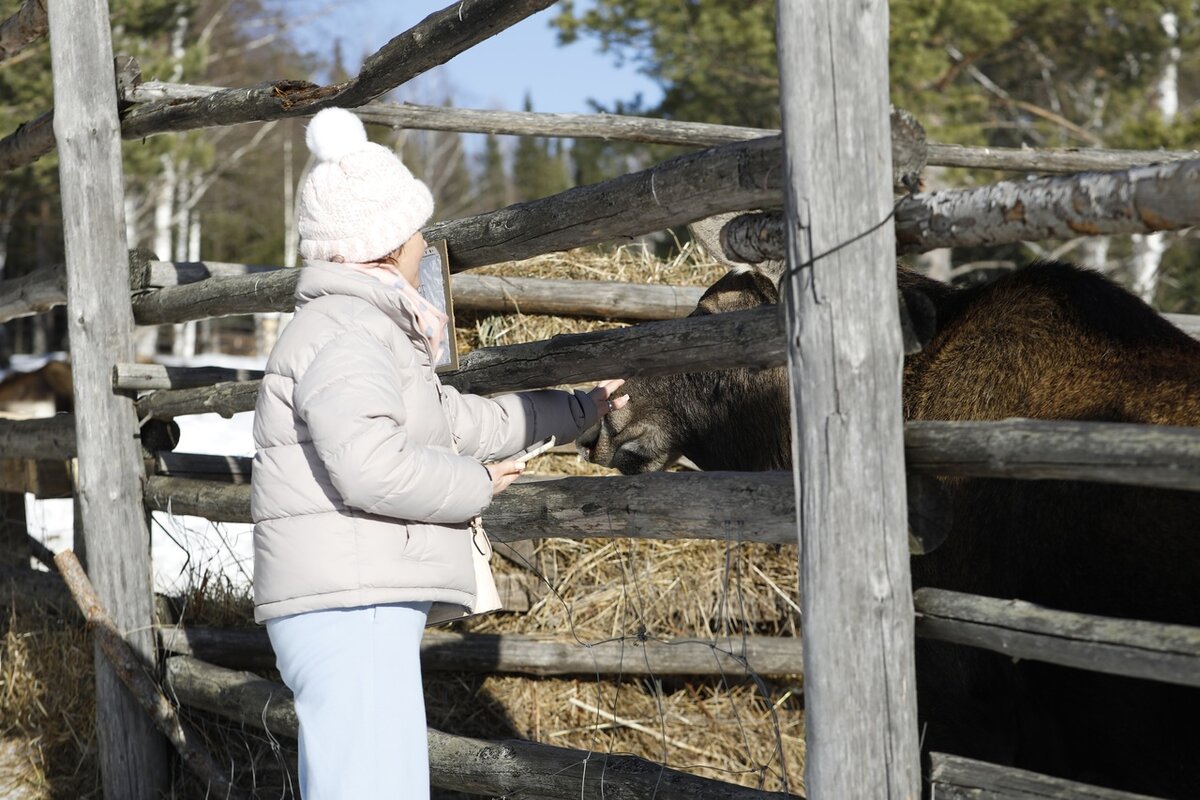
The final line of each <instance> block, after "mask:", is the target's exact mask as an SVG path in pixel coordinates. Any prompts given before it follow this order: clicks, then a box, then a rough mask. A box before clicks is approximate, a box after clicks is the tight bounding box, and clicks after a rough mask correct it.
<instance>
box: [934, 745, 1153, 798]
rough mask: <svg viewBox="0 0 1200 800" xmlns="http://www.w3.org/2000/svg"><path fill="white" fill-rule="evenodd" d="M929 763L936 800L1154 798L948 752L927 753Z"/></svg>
mask: <svg viewBox="0 0 1200 800" xmlns="http://www.w3.org/2000/svg"><path fill="white" fill-rule="evenodd" d="M929 763H930V774H929V782H930V783H931V784H932V785H933V787H934V795H933V796H935V797H937V798H938V800H983V799H984V798H986V799H987V800H1033V798H1046V800H1050V798H1061V799H1062V800H1066V799H1067V798H1075V800H1156V799H1155V798H1153V797H1148V796H1146V795H1144V794H1132V793H1130V792H1121V791H1117V790H1115V789H1105V788H1102V787H1100V786H1091V785H1089V784H1083V783H1076V782H1074V781H1068V780H1063V779H1062V778H1055V777H1052V776H1050V775H1039V774H1038V773H1036V772H1029V771H1028V770H1023V769H1016V768H1014V767H1002V766H999V765H997V764H988V763H985V762H983V761H974V760H972V759H969V758H963V757H961V756H955V755H950V754H948V753H930V754H929Z"/></svg>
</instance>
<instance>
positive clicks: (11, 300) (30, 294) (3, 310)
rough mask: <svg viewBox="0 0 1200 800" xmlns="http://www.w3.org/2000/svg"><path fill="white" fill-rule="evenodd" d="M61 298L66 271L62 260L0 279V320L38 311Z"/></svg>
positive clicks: (64, 297)
mask: <svg viewBox="0 0 1200 800" xmlns="http://www.w3.org/2000/svg"><path fill="white" fill-rule="evenodd" d="M65 302H67V273H66V268H65V267H64V266H63V265H62V264H55V265H54V266H50V267H41V268H39V269H35V270H34V271H33V272H30V273H29V274H27V275H21V276H20V277H17V278H9V279H8V280H3V281H0V322H8V321H9V320H12V319H17V318H18V317H29V316H32V315H34V314H41V313H43V312H45V311H49V310H50V309H52V308H54V307H55V306H61V305H62V304H63V303H65Z"/></svg>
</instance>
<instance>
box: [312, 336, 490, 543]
mask: <svg viewBox="0 0 1200 800" xmlns="http://www.w3.org/2000/svg"><path fill="white" fill-rule="evenodd" d="M390 359H391V357H390V354H389V352H388V351H387V349H386V348H385V347H384V345H383V344H382V343H381V342H379V341H378V340H376V339H374V338H373V337H372V336H370V335H369V334H367V333H364V332H354V331H349V332H346V333H345V334H343V335H341V336H339V337H337V338H336V339H334V340H332V341H331V342H329V343H327V344H326V345H324V346H323V347H322V349H321V351H320V352H319V353H318V354H317V355H316V356H315V358H314V359H313V361H312V362H311V363H310V365H309V367H308V369H307V370H306V371H305V374H304V375H303V376H302V377H301V379H300V381H299V383H298V384H297V386H296V396H295V403H296V409H297V412H298V414H299V415H300V417H301V418H302V419H303V420H304V422H305V424H306V425H307V426H308V430H309V435H310V436H311V437H312V442H313V446H314V448H315V450H316V452H317V454H318V456H319V457H320V459H321V461H322V463H323V464H324V465H325V468H326V470H327V471H328V473H329V477H330V481H331V482H332V483H333V486H334V488H335V489H337V491H338V493H339V494H340V495H341V496H342V500H343V501H344V502H345V503H346V505H348V506H350V507H352V508H357V509H361V510H363V511H366V512H368V513H371V514H380V515H383V516H388V517H396V518H398V519H404V520H412V521H415V522H432V523H455V522H465V521H467V520H469V519H471V518H472V517H474V516H475V515H476V514H478V513H480V512H481V511H482V510H483V509H484V508H485V507H487V505H488V504H489V503H491V500H492V481H491V477H490V476H489V475H488V473H487V471H486V470H485V469H483V468H482V467H481V466H480V463H479V461H478V460H477V459H474V458H470V457H467V456H460V455H456V454H455V453H453V452H451V451H450V450H449V449H446V448H442V447H430V446H425V445H420V444H417V443H415V442H413V441H412V439H411V437H410V435H409V430H408V425H409V424H410V420H409V419H408V416H407V414H406V412H405V405H404V400H403V395H402V387H400V386H397V385H395V379H394V377H393V376H394V372H393V371H392V370H390V369H389V368H388V365H389V363H390ZM413 424H415V423H413Z"/></svg>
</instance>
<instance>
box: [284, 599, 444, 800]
mask: <svg viewBox="0 0 1200 800" xmlns="http://www.w3.org/2000/svg"><path fill="white" fill-rule="evenodd" d="M429 606H430V604H429V603H397V604H393V605H381V606H363V607H360V608H345V609H331V610H329V611H311V612H308V613H304V614H295V615H293V616H290V617H281V618H279V619H272V620H268V621H267V634H268V635H269V636H270V637H271V646H272V647H273V648H275V661H276V664H278V666H279V672H280V674H281V675H282V676H283V681H284V683H286V684H287V685H288V688H290V689H291V690H292V692H293V694H295V696H296V716H297V718H298V719H299V721H300V796H301V797H302V798H303V800H343V799H344V800H350V798H353V799H354V800H398V799H399V798H404V800H408V799H409V798H414V800H425V799H426V798H428V797H429V743H428V738H427V736H426V733H425V698H424V695H423V693H422V689H421V660H420V650H421V635H422V633H423V632H424V630H425V618H426V616H427V615H428V614H429Z"/></svg>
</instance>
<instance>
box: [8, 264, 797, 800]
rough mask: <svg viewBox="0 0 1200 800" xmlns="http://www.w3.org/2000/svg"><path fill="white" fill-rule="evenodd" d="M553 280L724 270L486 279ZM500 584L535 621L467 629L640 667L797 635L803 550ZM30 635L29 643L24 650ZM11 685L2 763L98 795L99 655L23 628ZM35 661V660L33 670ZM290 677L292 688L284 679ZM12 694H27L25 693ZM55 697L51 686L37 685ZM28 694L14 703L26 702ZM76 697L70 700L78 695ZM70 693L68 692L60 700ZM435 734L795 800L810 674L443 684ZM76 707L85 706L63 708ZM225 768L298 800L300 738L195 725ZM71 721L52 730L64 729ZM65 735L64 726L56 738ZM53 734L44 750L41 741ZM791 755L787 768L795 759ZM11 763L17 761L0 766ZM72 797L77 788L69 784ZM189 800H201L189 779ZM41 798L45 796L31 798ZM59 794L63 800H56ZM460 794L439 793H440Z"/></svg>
mask: <svg viewBox="0 0 1200 800" xmlns="http://www.w3.org/2000/svg"><path fill="white" fill-rule="evenodd" d="M486 271H487V272H489V273H492V274H508V275H523V276H533V277H546V278H572V279H609V280H623V281H633V282H642V283H671V284H692V285H707V284H709V283H711V282H712V281H714V280H715V279H716V278H717V277H719V276H720V275H721V274H723V272H724V268H723V267H721V266H720V265H718V264H716V263H715V262H712V261H709V260H706V259H704V258H703V257H702V256H701V255H699V254H697V253H696V252H695V251H694V250H693V249H691V248H690V246H685V247H684V248H683V250H682V252H681V254H680V255H679V256H678V257H676V258H675V259H673V260H672V261H669V262H667V261H662V260H659V259H656V258H654V257H653V256H651V255H649V254H647V253H645V252H644V251H642V250H640V249H621V250H616V251H603V252H602V251H598V250H597V251H593V250H581V251H574V252H572V253H568V254H559V255H550V256H544V257H540V258H536V259H532V260H529V261H524V262H521V263H517V264H506V265H499V266H496V267H492V268H489V269H487V270H486ZM457 322H458V324H459V329H458V339H459V347H460V349H461V350H462V351H467V350H470V349H473V348H475V347H480V346H491V345H498V344H513V343H517V342H523V341H532V340H537V339H544V338H548V337H549V336H552V335H554V334H556V333H566V332H583V331H591V330H600V329H604V328H612V327H618V326H619V325H620V323H613V322H605V321H599V320H581V319H571V318H563V317H540V316H525V315H518V314H514V315H497V316H471V317H468V316H466V315H459V318H458V320H457ZM529 472H531V473H535V474H539V473H540V474H545V475H583V474H586V475H598V474H607V473H609V472H610V470H606V469H603V468H599V467H596V466H594V465H591V464H587V463H584V462H582V461H581V460H580V459H579V458H577V457H576V456H574V455H564V454H551V455H546V456H542V457H540V458H538V459H536V460H534V461H533V462H531V464H530V467H529ZM493 567H494V569H495V570H496V572H497V573H501V574H505V573H513V574H519V575H522V576H523V578H522V579H521V580H522V581H523V582H524V583H525V585H527V586H528V587H530V590H529V594H530V603H531V605H530V608H529V609H528V610H527V611H523V612H521V613H506V614H498V615H493V616H490V617H486V618H482V619H480V620H476V621H470V622H467V623H460V624H458V626H457V627H459V628H460V629H465V630H472V631H483V632H489V633H495V632H504V633H541V634H549V633H553V634H572V635H574V636H575V637H577V638H578V639H579V640H580V642H581V646H583V643H587V642H594V641H599V640H608V639H612V638H624V640H625V641H626V646H627V647H628V648H629V653H630V657H631V658H636V657H637V652H638V651H637V648H638V640H639V638H640V637H648V638H663V639H666V638H673V637H681V636H687V637H690V638H708V639H710V640H711V641H713V642H714V644H718V645H719V644H724V645H726V646H728V644H730V643H731V641H736V640H737V638H738V637H740V636H741V635H743V634H746V635H750V634H768V635H783V636H792V635H796V634H797V622H798V614H797V609H796V607H795V604H796V581H797V576H796V550H795V548H794V547H776V546H764V545H746V544H738V543H736V542H730V543H725V542H693V541H682V542H639V541H632V540H594V541H585V542H574V541H565V540H548V541H545V542H543V543H541V544H539V546H538V547H537V548H536V549H535V551H534V555H533V558H532V563H531V564H529V565H527V566H518V565H517V564H515V563H513V562H512V561H509V560H507V559H504V558H499V557H496V558H494V559H493ZM188 605H189V608H188V613H187V616H188V618H189V620H190V622H191V624H219V625H227V626H231V625H243V626H244V625H247V624H249V623H248V622H247V620H248V609H249V603H248V598H246V597H245V596H244V595H241V596H239V594H238V593H237V592H230V591H229V589H228V587H225V586H221V585H219V584H215V583H213V582H209V581H205V580H203V579H202V578H200V579H199V580H198V582H197V588H196V591H195V592H194V593H193V596H192V597H190V598H189V599H188ZM22 637H26V638H22ZM3 648H4V649H3V651H2V652H0V658H3V659H4V660H3V672H0V680H2V681H3V684H0V719H2V720H3V727H0V765H2V764H3V759H4V757H5V756H4V753H5V750H4V748H3V743H4V741H5V739H4V738H3V736H6V735H9V734H8V733H6V732H17V733H19V734H20V735H21V736H23V737H25V740H29V739H31V738H36V742H35V746H34V747H33V748H32V749H33V751H36V753H37V755H36V756H33V757H31V759H30V762H31V767H30V770H29V772H30V774H31V775H36V776H39V777H38V778H37V780H40V781H41V785H43V786H47V785H52V786H53V796H68V795H69V796H88V795H89V791H90V792H93V793H94V792H95V786H96V780H97V779H96V776H95V758H94V749H95V743H94V741H92V734H91V722H90V714H91V705H90V701H89V700H87V699H86V698H82V697H80V695H81V694H84V695H86V694H87V692H86V691H85V692H80V691H78V689H79V687H90V685H91V679H90V676H89V675H88V674H87V673H88V672H90V668H91V649H90V647H88V646H87V644H86V642H85V640H84V639H83V636H82V633H81V632H80V631H79V630H77V629H75V628H72V627H69V626H67V627H61V626H60V627H59V628H57V629H56V630H54V631H53V632H51V631H46V630H41V631H31V629H30V627H29V625H28V618H25V617H20V618H17V617H14V618H11V619H10V620H9V630H8V633H7V634H6V635H5V639H4V644H3ZM22 659H24V660H22ZM270 677H273V678H275V679H278V676H277V675H271V676H270ZM13 687H20V688H19V689H16V690H15V692H14V688H13ZM34 687H40V688H36V689H35V688H34ZM14 694H15V695H17V696H19V698H20V699H14V697H13V695H14ZM64 695H65V697H63V696H64ZM55 696H59V697H58V699H55ZM426 698H427V714H428V720H429V724H430V725H432V726H434V727H437V728H439V729H441V730H444V731H447V732H451V733H459V734H464V735H472V736H479V737H483V738H509V737H519V738H523V739H530V740H535V741H541V742H545V743H548V744H554V745H559V746H566V747H575V748H580V749H588V750H594V751H598V752H601V753H634V754H637V755H640V756H642V757H644V758H647V759H651V760H653V761H657V762H661V763H665V764H667V765H669V766H671V767H675V768H678V769H683V770H687V771H689V772H693V773H696V774H700V775H704V776H707V777H711V778H716V779H719V780H724V781H731V782H735V783H740V784H743V785H748V786H759V787H762V788H764V789H768V790H772V791H778V790H781V789H783V788H785V787H786V788H790V789H791V790H792V791H796V792H802V791H803V784H802V778H803V763H804V712H803V696H802V686H801V683H800V679H799V677H796V678H793V679H790V680H757V681H754V680H751V681H747V680H742V679H731V680H730V681H728V682H726V681H723V680H721V679H719V678H674V677H667V678H662V679H653V678H645V677H632V676H625V677H622V676H610V675H602V676H598V675H590V676H589V675H582V676H574V677H568V678H526V677H519V676H507V675H498V676H489V677H479V676H469V675H463V676H455V675H446V674H441V675H431V676H429V677H428V678H427V681H426ZM65 700H70V701H71V702H72V703H73V705H72V706H71V707H69V708H68V707H65V706H51V705H48V704H51V703H56V702H57V703H61V702H64V701H65ZM43 712H44V713H43ZM188 717H189V718H190V719H191V720H192V721H193V722H194V723H197V724H198V725H199V726H200V727H201V728H202V729H203V731H204V733H205V736H206V737H207V738H208V740H209V742H210V746H211V747H212V749H213V751H214V754H215V755H217V757H218V758H222V759H226V760H227V761H233V762H236V763H237V764H238V767H239V770H240V775H239V779H238V782H239V783H240V784H241V785H243V786H245V787H246V788H251V787H254V788H255V789H256V790H257V791H256V794H257V795H258V796H262V797H268V796H269V797H295V796H298V788H297V786H296V784H295V753H294V746H295V745H294V743H293V742H290V741H284V742H274V741H271V740H269V739H268V737H266V736H265V735H263V734H261V733H260V732H258V731H254V730H250V729H245V728H242V727H240V726H232V725H230V724H229V723H226V722H223V721H220V720H217V719H215V718H212V717H208V716H207V715H204V714H199V713H195V712H188ZM53 719H57V720H59V721H60V722H61V724H59V725H57V726H52V725H49V724H48V721H49V720H53ZM51 728H55V730H54V731H53V732H51V730H50V729H51ZM38 737H40V738H38ZM781 753H782V755H781ZM2 768H3V767H2V766H0V769H2ZM68 786H69V787H70V788H69V789H67V787H68ZM176 792H177V796H181V797H187V796H195V795H196V794H197V789H196V787H195V786H192V785H191V783H190V782H189V781H188V779H187V778H186V777H183V778H181V779H180V780H178V781H177V782H176ZM32 796H38V795H32ZM46 796H51V795H46ZM451 796H454V795H451V794H448V793H440V794H439V793H436V792H435V797H443V798H448V797H451Z"/></svg>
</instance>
